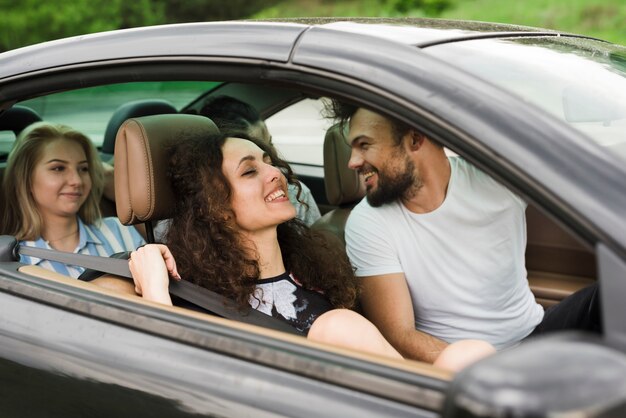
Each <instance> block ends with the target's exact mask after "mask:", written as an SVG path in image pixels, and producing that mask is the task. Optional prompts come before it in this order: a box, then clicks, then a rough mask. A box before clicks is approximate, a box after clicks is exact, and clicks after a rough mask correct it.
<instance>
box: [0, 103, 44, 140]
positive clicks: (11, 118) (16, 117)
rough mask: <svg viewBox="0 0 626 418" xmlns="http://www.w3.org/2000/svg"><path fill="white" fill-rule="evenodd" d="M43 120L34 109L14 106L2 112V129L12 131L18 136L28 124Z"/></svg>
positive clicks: (0, 118)
mask: <svg viewBox="0 0 626 418" xmlns="http://www.w3.org/2000/svg"><path fill="white" fill-rule="evenodd" d="M35 122H41V117H40V116H39V115H38V114H37V112H35V111H34V110H33V109H31V108H29V107H25V106H13V107H11V108H9V109H7V110H5V111H4V112H2V114H0V131H11V132H13V133H14V134H15V136H16V137H17V136H18V135H19V134H20V132H22V131H23V130H24V128H26V127H27V126H28V125H30V124H33V123H35Z"/></svg>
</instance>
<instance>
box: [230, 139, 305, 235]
mask: <svg viewBox="0 0 626 418" xmlns="http://www.w3.org/2000/svg"><path fill="white" fill-rule="evenodd" d="M222 155H223V162H222V172H223V173H224V176H225V177H226V179H227V180H228V182H229V184H230V187H231V190H232V197H231V206H232V209H233V212H234V213H235V217H236V222H237V225H238V226H239V227H240V228H241V229H242V230H244V231H248V232H256V231H260V230H263V229H266V228H274V227H276V226H277V225H279V224H281V223H283V222H286V221H288V220H290V219H293V218H294V217H295V216H296V209H295V208H294V206H293V205H292V204H291V202H289V197H288V195H287V179H286V178H285V176H284V175H283V173H282V172H281V171H280V170H279V169H278V168H276V167H274V166H273V165H272V162H271V160H270V157H269V156H268V155H267V154H266V153H264V152H263V150H262V149H261V148H259V147H258V146H257V145H256V144H254V143H253V142H251V141H248V140H246V139H241V138H228V139H227V140H226V142H225V143H224V145H223V146H222Z"/></svg>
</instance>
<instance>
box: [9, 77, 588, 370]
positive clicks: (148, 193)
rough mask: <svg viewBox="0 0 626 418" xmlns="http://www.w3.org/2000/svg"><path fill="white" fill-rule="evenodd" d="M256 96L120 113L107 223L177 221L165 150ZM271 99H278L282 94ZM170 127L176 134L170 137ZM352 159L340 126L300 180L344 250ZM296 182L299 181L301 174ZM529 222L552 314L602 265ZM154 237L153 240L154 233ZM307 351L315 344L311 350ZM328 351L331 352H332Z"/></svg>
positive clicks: (535, 266)
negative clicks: (213, 107) (219, 112)
mask: <svg viewBox="0 0 626 418" xmlns="http://www.w3.org/2000/svg"><path fill="white" fill-rule="evenodd" d="M255 89H256V91H257V93H256V94H255V95H254V97H256V98H259V97H266V96H264V95H263V94H262V93H263V92H264V91H265V90H264V89H267V87H264V86H251V85H246V84H243V83H232V84H230V85H229V84H228V83H224V84H222V85H220V86H218V88H216V89H215V91H210V92H208V94H207V95H204V96H202V97H199V98H198V99H196V100H195V101H193V102H192V103H190V104H189V105H188V106H186V107H184V108H183V109H181V110H177V109H176V107H174V106H173V105H172V104H171V103H169V102H168V101H166V100H162V99H149V100H132V101H129V102H127V103H125V104H124V105H122V106H120V107H118V108H117V109H116V110H115V111H114V112H113V114H112V115H111V117H110V119H109V122H108V124H107V127H106V131H105V133H104V140H103V143H102V145H101V147H100V149H99V150H100V152H101V155H102V157H103V160H105V161H106V160H110V158H111V157H112V156H114V161H115V165H114V167H115V193H116V202H115V203H114V204H113V203H112V202H110V201H107V200H106V198H103V202H102V210H103V216H113V215H116V216H118V217H119V219H120V221H121V222H122V223H123V224H127V225H130V224H138V223H146V224H147V227H146V229H147V230H150V228H151V227H150V225H151V224H154V223H155V222H156V221H158V220H162V219H167V218H169V217H171V216H172V199H173V198H172V192H171V190H170V189H169V185H168V181H167V177H166V173H165V170H159V169H156V168H157V167H160V166H163V164H164V161H166V158H167V155H166V154H165V153H164V151H163V150H164V148H163V145H164V143H166V142H167V141H172V140H176V139H177V138H178V137H179V136H180V132H181V129H182V128H181V127H186V128H190V127H194V129H196V130H197V131H198V132H200V133H202V132H205V133H207V132H215V130H216V129H217V128H216V127H215V125H214V124H213V123H212V122H211V121H210V120H209V119H207V118H204V117H200V116H196V115H190V114H185V113H196V112H197V109H198V108H200V107H201V105H202V103H203V100H205V99H206V97H209V96H210V94H233V95H237V96H239V98H243V99H245V98H246V97H249V96H247V95H249V94H250V92H251V91H255ZM272 91H273V92H276V90H272ZM241 96H243V97H241ZM278 96H280V97H279V98H281V99H282V100H278V99H276V100H275V101H274V102H271V101H269V99H264V100H266V102H265V103H262V102H259V101H257V102H255V103H254V104H255V105H256V106H258V107H259V108H260V111H261V114H262V115H264V116H265V117H270V116H271V115H272V114H273V113H275V112H277V111H279V110H281V109H283V108H285V107H288V106H290V105H292V104H294V103H297V102H299V101H300V100H303V99H304V98H306V97H308V95H306V94H304V93H301V92H293V91H289V90H285V91H284V92H280V91H279V93H278ZM251 102H254V100H251ZM41 119H42V118H41V117H40V116H39V115H38V114H37V113H36V112H35V111H34V110H32V109H29V108H27V107H24V106H19V105H18V106H14V107H12V108H10V109H8V110H5V111H4V112H3V113H2V114H0V130H1V131H11V132H13V134H14V135H15V136H17V135H18V134H19V132H20V131H21V130H22V129H23V128H24V127H26V126H28V125H29V124H31V123H33V122H36V121H39V120H41ZM164 127H169V128H167V129H164ZM146 135H147V137H148V138H149V140H147V141H143V142H142V141H137V140H136V137H141V136H146ZM142 147H143V148H142ZM279 151H280V150H279ZM146 156H147V157H146ZM349 157H350V147H349V145H348V144H347V143H346V141H345V137H344V132H343V131H342V130H341V129H340V127H339V126H338V125H334V126H332V127H330V128H329V129H328V130H327V131H326V133H325V136H324V140H323V177H315V176H310V175H301V176H300V178H301V180H303V181H304V182H305V184H307V186H309V187H310V188H311V190H312V192H313V195H314V197H315V199H316V201H317V202H319V203H320V204H319V207H320V211H321V212H322V218H321V219H319V220H318V221H317V222H316V223H315V224H314V225H313V229H315V230H318V231H321V232H323V233H325V234H328V235H330V236H333V237H336V238H338V240H339V242H341V243H342V244H344V245H345V241H344V228H345V223H346V220H347V218H348V216H349V214H350V210H351V209H352V208H353V207H354V206H355V205H356V204H357V203H358V202H359V201H360V200H361V199H362V198H363V197H364V195H365V193H364V187H363V184H362V182H361V181H360V179H359V176H358V174H356V173H355V172H354V171H352V170H350V169H349V168H348V167H347V161H348V159H349ZM5 166H6V155H3V156H2V159H1V161H0V179H1V176H2V173H3V172H4V168H5ZM296 174H298V170H297V169H296ZM0 198H3V197H0ZM526 214H527V232H528V238H527V250H526V266H527V270H528V280H529V284H530V287H531V290H532V291H533V293H534V295H535V297H536V300H537V302H538V303H540V304H542V305H543V306H544V307H549V306H551V305H553V304H555V303H557V302H558V301H560V300H561V299H563V298H564V297H566V296H568V295H569V294H571V293H573V292H575V291H576V290H578V289H580V288H582V287H584V286H586V285H588V284H590V283H592V282H593V281H595V280H596V259H595V254H594V253H593V252H592V251H591V250H589V249H588V248H586V247H585V246H583V245H582V244H581V243H580V242H579V240H578V239H577V238H575V237H574V236H573V235H572V234H571V233H570V232H568V231H567V230H565V229H563V228H562V227H561V226H560V225H559V224H558V223H557V222H555V221H554V220H553V219H552V218H551V217H550V216H549V215H547V214H546V213H545V212H544V211H542V210H540V209H539V208H537V207H535V206H533V205H532V204H529V206H528V209H527V213H526ZM0 215H1V214H0ZM148 236H150V233H149V232H148ZM20 271H22V272H24V273H27V274H31V275H35V276H37V277H41V278H45V279H48V280H55V281H61V282H63V283H67V284H68V285H71V286H80V287H87V288H91V289H92V290H93V291H95V292H104V293H107V294H111V295H118V296H119V297H121V298H126V299H129V300H132V301H134V302H135V303H146V304H148V305H150V304H151V302H146V301H144V300H142V299H141V298H140V297H137V296H128V295H122V294H120V293H117V292H115V291H114V290H109V289H105V288H102V287H97V286H93V285H92V284H89V283H84V282H79V281H76V280H71V279H69V278H66V277H63V276H61V275H59V274H57V273H53V272H47V271H42V269H39V268H36V267H33V266H25V267H22V268H21V270H20ZM60 276H61V277H60ZM153 305H154V304H153ZM155 306H156V305H155ZM158 306H160V305H158ZM161 308H163V309H171V310H173V311H174V312H177V313H181V312H185V314H186V315H193V316H196V317H202V318H204V319H206V320H215V321H223V319H221V318H218V317H208V316H206V315H202V314H199V313H197V312H192V311H188V310H184V309H182V308H176V307H174V308H165V307H162V306H161ZM231 325H232V326H235V327H244V328H245V329H247V330H252V332H268V333H270V335H273V336H277V338H288V339H292V340H293V341H298V343H299V344H303V342H302V341H301V340H302V339H298V338H296V337H293V336H288V335H286V334H284V333H277V332H275V331H272V330H259V329H258V328H256V327H252V326H249V325H246V324H238V323H232V322H231ZM307 344H314V343H310V342H307ZM314 345H315V344H314ZM325 349H329V348H328V347H325ZM337 350H338V351H339V352H345V351H346V350H341V349H337ZM349 354H350V355H356V356H357V357H358V356H362V357H364V358H370V357H368V356H367V355H361V354H355V353H352V352H351V353H349ZM376 361H381V360H380V359H377V360H376ZM390 364H393V365H394V367H401V366H398V365H397V364H395V362H391V361H390ZM412 367H413V366H412ZM422 372H425V373H427V374H428V373H431V374H432V373H440V371H436V372H434V371H432V370H430V369H428V368H425V369H424V370H422ZM437 376H443V377H444V378H449V375H447V374H445V373H443V374H437Z"/></svg>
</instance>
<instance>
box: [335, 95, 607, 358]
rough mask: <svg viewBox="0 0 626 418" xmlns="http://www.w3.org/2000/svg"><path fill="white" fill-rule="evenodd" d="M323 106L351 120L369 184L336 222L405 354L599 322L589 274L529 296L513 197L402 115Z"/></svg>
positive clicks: (432, 353) (359, 165)
mask: <svg viewBox="0 0 626 418" xmlns="http://www.w3.org/2000/svg"><path fill="white" fill-rule="evenodd" d="M327 110H328V111H329V116H332V117H333V118H335V119H336V120H338V121H340V122H341V123H343V124H349V133H348V136H347V141H348V143H349V144H350V146H351V148H352V153H351V157H350V161H349V166H350V168H352V169H354V170H356V171H358V172H359V173H360V175H361V176H362V177H363V179H364V181H365V185H366V199H364V200H362V201H361V202H360V203H359V204H358V205H357V206H356V207H355V208H354V209H353V210H352V212H351V213H350V216H349V218H348V222H347V225H346V230H345V237H346V246H347V252H348V256H349V257H350V260H351V262H352V264H353V266H354V267H355V268H356V275H357V276H358V277H361V281H362V288H363V292H362V296H361V304H362V308H363V311H364V313H365V316H366V317H367V318H368V319H370V320H371V321H372V322H374V324H376V325H377V326H378V328H379V329H380V330H381V332H382V333H383V335H384V336H385V337H386V338H387V339H388V340H389V342H391V344H392V345H393V346H394V347H395V348H396V349H397V350H398V351H399V352H400V353H401V354H402V355H404V356H406V357H409V358H414V359H418V360H423V361H433V360H434V359H435V358H437V356H438V355H439V353H440V352H441V351H442V350H443V349H444V348H445V347H447V346H448V345H449V344H450V343H453V342H455V341H458V340H462V339H467V338H477V339H480V340H484V341H487V342H489V343H491V344H493V345H494V346H495V347H496V348H497V349H504V348H507V347H511V346H513V345H515V344H517V343H519V342H520V341H521V340H523V339H525V338H527V337H529V336H530V335H536V334H539V333H543V332H547V331H553V330H560V329H587V330H592V331H599V330H600V328H601V321H600V317H599V308H598V304H597V303H596V301H597V299H598V298H597V297H596V293H597V291H598V289H597V285H592V286H590V287H588V288H585V289H582V290H580V291H578V292H577V293H574V294H573V295H571V296H570V297H568V298H566V299H564V300H563V301H562V302H561V303H559V304H557V305H555V306H553V307H551V308H549V309H548V310H547V311H546V312H545V313H544V310H543V308H542V307H541V305H539V304H538V303H537V302H536V301H535V298H534V296H533V294H532V292H531V290H530V288H529V285H528V281H527V273H526V267H525V247H526V223H525V209H526V203H525V202H524V201H523V200H522V199H521V198H520V197H519V196H517V195H515V194H514V193H513V192H511V191H510V190H508V189H507V188H506V187H504V186H502V185H501V184H499V183H498V182H496V181H495V180H494V179H492V178H491V177H490V176H488V175H487V174H485V173H484V172H482V171H480V170H479V169H478V168H476V167H474V166H473V165H471V164H469V163H468V162H467V161H465V160H464V159H462V158H460V157H450V158H448V157H447V156H446V154H445V151H444V148H443V147H442V146H441V145H439V144H438V143H436V142H435V141H433V140H432V139H430V138H428V137H427V136H425V135H424V134H423V133H421V132H419V131H417V130H416V129H414V128H412V127H410V126H408V125H405V124H403V123H401V122H400V121H397V120H394V119H391V118H388V117H385V116H383V115H381V114H379V113H376V112H373V111H371V110H368V109H365V108H360V107H357V106H353V105H350V104H346V103H340V102H337V101H334V102H333V103H332V104H331V106H329V107H328V109H327Z"/></svg>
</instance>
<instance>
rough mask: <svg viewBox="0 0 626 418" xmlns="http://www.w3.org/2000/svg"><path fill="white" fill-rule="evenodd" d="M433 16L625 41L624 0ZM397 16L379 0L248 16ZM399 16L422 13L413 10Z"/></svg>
mask: <svg viewBox="0 0 626 418" xmlns="http://www.w3.org/2000/svg"><path fill="white" fill-rule="evenodd" d="M453 4H454V5H453V7H451V8H449V9H448V10H446V11H444V12H443V14H441V15H440V16H438V17H441V18H446V19H467V20H479V21H484V22H501V23H513V24H519V25H526V26H536V27H540V28H548V29H557V30H561V31H565V32H572V33H578V34H582V35H588V36H593V37H597V38H600V39H605V40H607V41H611V42H615V43H618V44H621V45H626V1H624V0H524V1H505V0H453ZM304 16H307V17H323V16H338V17H339V16H341V17H347V16H353V17H356V16H362V17H374V16H379V17H389V16H401V15H400V14H399V13H397V12H395V11H394V10H393V9H392V8H391V7H390V6H389V5H388V1H385V0H361V1H358V0H344V1H341V0H336V1H330V0H286V1H284V2H283V3H280V4H278V5H276V6H274V7H271V8H268V9H265V10H264V11H262V12H260V13H258V14H256V15H255V16H254V18H279V17H304ZM402 16H413V17H423V16H424V12H423V11H421V10H419V9H413V10H411V11H410V12H409V13H407V14H405V15H402Z"/></svg>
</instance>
